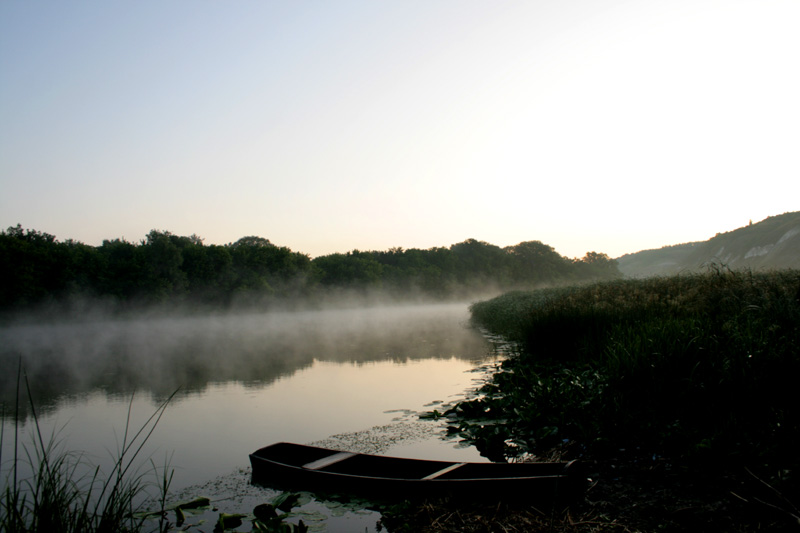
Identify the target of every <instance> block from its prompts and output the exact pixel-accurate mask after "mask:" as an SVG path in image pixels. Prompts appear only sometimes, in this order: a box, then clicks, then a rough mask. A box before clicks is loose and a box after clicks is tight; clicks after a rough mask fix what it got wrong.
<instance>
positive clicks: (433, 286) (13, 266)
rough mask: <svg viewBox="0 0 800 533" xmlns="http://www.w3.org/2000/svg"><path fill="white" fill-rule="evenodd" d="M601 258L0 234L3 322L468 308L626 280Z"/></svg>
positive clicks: (517, 249)
mask: <svg viewBox="0 0 800 533" xmlns="http://www.w3.org/2000/svg"><path fill="white" fill-rule="evenodd" d="M621 276H622V274H620V272H619V269H618V267H617V263H616V261H615V260H612V259H610V258H609V257H608V256H607V255H606V254H603V253H597V252H588V253H587V254H586V255H585V256H584V257H583V258H580V259H570V258H567V257H563V256H561V255H559V254H558V253H557V252H556V251H555V250H554V249H553V248H552V247H551V246H548V245H546V244H543V243H542V242H540V241H528V242H522V243H519V244H517V245H514V246H507V247H505V248H500V247H498V246H495V245H492V244H489V243H486V242H482V241H477V240H475V239H467V240H466V241H464V242H461V243H458V244H453V245H451V246H449V247H436V248H430V249H426V250H422V249H415V248H412V249H402V248H391V249H389V250H387V251H359V250H352V251H350V252H347V253H335V254H329V255H325V256H320V257H316V258H313V259H312V258H311V257H309V256H308V255H306V254H303V253H300V252H294V251H292V250H290V249H289V248H286V247H281V246H276V245H274V244H272V243H271V242H270V241H269V240H267V239H265V238H262V237H254V236H249V237H243V238H241V239H239V240H238V241H236V242H233V243H228V244H225V245H214V244H212V245H206V244H204V243H203V239H202V238H200V237H198V236H197V235H191V236H188V237H187V236H179V235H174V234H172V233H170V232H168V231H159V230H152V231H151V232H150V233H148V234H147V236H146V238H145V239H142V240H141V241H139V242H138V243H136V242H129V241H126V240H125V239H114V240H106V241H103V244H102V245H101V246H89V245H86V244H83V243H80V242H76V241H73V240H71V239H68V240H66V241H58V240H57V239H56V238H55V237H54V236H53V235H49V234H47V233H43V232H40V231H36V230H32V229H23V228H22V227H21V226H20V225H17V226H16V227H9V228H8V229H6V230H4V231H2V232H0V318H5V319H12V318H15V317H18V316H19V315H20V314H21V312H23V311H39V313H38V314H39V315H41V314H42V312H44V314H45V315H46V314H50V315H53V316H54V317H59V316H64V315H70V314H72V315H75V314H85V313H86V312H87V309H88V310H93V309H97V310H98V311H97V312H99V313H102V314H105V315H108V314H125V313H128V312H137V311H139V310H141V309H146V310H148V311H149V312H152V311H155V312H159V310H161V311H164V312H170V311H174V312H180V313H187V312H194V313H197V312H201V313H202V312H223V311H229V310H238V309H273V308H275V309H282V308H286V309H292V308H298V307H317V306H325V305H348V304H352V305H359V304H370V303H377V302H380V301H382V300H384V299H385V300H405V301H408V300H423V301H428V300H437V301H442V300H451V301H453V300H463V299H474V298H477V297H486V295H487V294H498V293H499V292H501V291H506V290H511V289H514V288H531V287H538V286H544V285H565V284H574V283H583V282H588V281H592V280H600V279H614V278H619V277H621Z"/></svg>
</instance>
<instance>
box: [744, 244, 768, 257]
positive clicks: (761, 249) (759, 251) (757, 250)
mask: <svg viewBox="0 0 800 533" xmlns="http://www.w3.org/2000/svg"><path fill="white" fill-rule="evenodd" d="M774 246H775V245H774V244H767V245H766V246H756V247H754V248H750V249H749V250H748V251H747V253H746V254H744V258H745V259H749V258H751V257H761V256H762V255H767V254H768V253H769V251H770V250H772V248H773V247H774Z"/></svg>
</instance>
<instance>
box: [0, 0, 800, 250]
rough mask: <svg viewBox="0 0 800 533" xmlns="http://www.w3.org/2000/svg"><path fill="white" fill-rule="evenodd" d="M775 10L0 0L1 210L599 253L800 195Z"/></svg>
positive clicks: (349, 238) (705, 228)
mask: <svg viewBox="0 0 800 533" xmlns="http://www.w3.org/2000/svg"><path fill="white" fill-rule="evenodd" d="M798 23H800V3H798V2H796V1H794V0H784V1H781V0H775V1H769V2H763V1H759V0H738V1H737V0H732V1H713V0H674V1H670V2H665V1H660V0H639V1H635V2H634V1H630V0H628V1H625V0H566V1H563V0H545V1H536V2H513V1H504V2H493V3H477V2H476V3H464V2H457V1H455V0H438V1H434V2H423V1H417V0H412V1H409V2H394V3H374V2H366V1H344V2H331V3H312V4H308V3H288V2H287V3H281V2H255V1H243V2H237V3H220V2H211V1H204V0H201V1H192V2H189V1H188V0H175V1H172V2H169V3H158V2H149V1H144V2H136V3H126V4H115V3H107V2H100V1H89V0H87V1H79V2H69V3H65V2H55V1H41V2H21V1H8V2H3V3H0V227H2V228H5V227H8V226H13V225H16V224H17V223H20V224H22V226H23V227H26V228H32V229H37V230H40V231H45V232H47V233H51V234H54V235H56V236H57V237H58V238H59V239H67V238H73V239H76V240H79V241H82V242H85V243H87V244H92V245H99V244H100V243H101V242H102V240H103V239H114V238H123V237H124V238H126V239H128V240H131V241H138V240H140V239H142V238H144V236H145V235H146V234H147V232H148V231H149V230H151V229H153V228H156V229H161V230H168V231H171V232H173V233H176V234H179V235H190V234H193V233H195V234H198V235H199V236H201V237H203V238H204V239H205V242H206V243H207V244H212V243H213V244H224V243H227V242H232V241H235V240H237V239H238V238H240V237H243V236H246V235H258V236H261V237H265V238H268V239H269V240H270V241H272V242H273V243H275V244H277V245H280V246H288V247H289V248H291V249H292V250H295V251H298V252H303V253H308V254H310V255H312V256H318V255H324V254H328V253H333V252H346V251H348V250H352V249H361V250H385V249H388V248H391V247H394V246H401V247H404V248H430V247H433V246H448V245H450V244H454V243H457V242H461V241H463V240H465V239H467V238H476V239H479V240H483V241H487V242H490V243H492V244H496V245H499V246H506V245H512V244H516V243H519V242H522V241H528V240H540V241H542V242H544V243H546V244H549V245H551V246H553V247H554V248H555V249H556V250H557V251H558V252H559V253H561V254H562V255H566V256H568V257H580V256H583V254H585V253H586V252H587V251H590V250H591V251H598V252H605V253H607V254H609V255H610V256H612V257H618V256H620V255H623V254H625V253H631V252H635V251H638V250H642V249H649V248H658V247H661V246H664V245H669V244H677V243H680V242H688V241H697V240H706V239H708V238H710V237H712V236H713V235H714V234H715V233H717V232H719V231H728V230H732V229H735V228H738V227H741V226H744V225H746V224H747V223H748V221H749V220H752V221H754V222H756V221H759V220H762V219H764V218H766V217H768V216H772V215H778V214H781V213H784V212H787V211H796V210H798V209H800V205H798V198H800V179H798V178H800V158H798V157H797V156H796V151H797V147H798V146H800V128H799V127H798V124H800V99H799V98H798V97H797V95H798V94H800V69H798V68H796V66H797V64H798V55H800V32H797V31H796V28H797V25H798Z"/></svg>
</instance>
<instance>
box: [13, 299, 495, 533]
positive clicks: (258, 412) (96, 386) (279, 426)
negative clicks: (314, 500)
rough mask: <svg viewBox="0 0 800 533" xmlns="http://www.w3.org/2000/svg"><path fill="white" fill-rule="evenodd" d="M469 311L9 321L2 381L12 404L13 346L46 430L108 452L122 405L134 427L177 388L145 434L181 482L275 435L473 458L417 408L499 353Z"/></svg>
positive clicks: (444, 395) (27, 423) (454, 394)
mask: <svg viewBox="0 0 800 533" xmlns="http://www.w3.org/2000/svg"><path fill="white" fill-rule="evenodd" d="M468 318H469V317H468V310H467V305H466V304H437V305H406V306H387V307H372V308H368V309H340V310H324V311H305V312H285V313H277V312H268V313H255V314H254V313H250V314H231V315H215V316H203V317H190V318H163V317H162V318H137V319H128V320H102V319H93V320H88V321H87V320H81V321H76V322H72V323H50V324H42V323H37V324H26V325H13V326H5V327H3V328H2V329H0V336H1V337H2V340H3V342H2V348H0V364H2V368H3V371H2V374H3V375H2V376H0V392H1V393H2V397H3V400H4V403H5V405H6V414H8V413H9V411H11V410H12V409H13V406H14V402H13V397H14V390H15V382H16V373H15V369H16V366H17V360H19V358H22V360H23V361H24V366H25V371H26V374H27V376H28V380H29V383H30V384H31V387H32V389H33V395H34V399H35V402H36V406H37V411H38V412H37V414H38V417H39V423H40V427H41V428H42V429H43V431H44V433H45V435H49V434H51V432H56V433H57V435H58V440H59V441H61V442H62V443H63V444H64V445H65V446H66V447H68V448H69V449H72V450H81V451H83V452H86V454H87V455H88V456H89V457H91V458H92V459H93V460H95V461H96V462H99V463H103V462H104V461H106V462H107V459H108V458H109V457H110V456H111V455H113V453H114V451H115V450H117V449H118V446H119V442H120V441H121V439H122V436H123V434H124V428H125V420H126V417H127V412H128V407H129V405H130V406H131V408H132V420H131V427H136V428H138V427H139V426H140V425H141V424H142V423H144V421H145V420H146V418H147V417H148V416H150V415H151V414H152V413H153V411H154V409H155V408H156V407H157V405H158V404H159V403H160V402H161V401H163V400H164V399H165V398H166V397H167V396H169V394H170V393H171V392H173V391H174V390H176V389H178V387H180V389H179V391H178V393H177V395H176V396H175V397H174V399H173V400H172V402H171V403H170V405H169V407H168V408H167V410H166V412H165V414H164V416H163V418H162V420H161V422H160V423H159V425H158V427H157V429H156V431H155V432H154V433H153V436H152V437H151V440H150V441H149V443H148V453H149V454H150V456H152V457H153V458H154V460H155V461H156V463H159V464H161V463H163V462H164V460H165V458H167V457H170V459H169V463H170V465H171V466H172V467H173V468H174V469H175V477H174V481H173V485H172V489H173V490H177V491H180V490H182V489H191V487H197V486H199V485H202V484H203V483H206V482H208V481H209V480H212V479H215V478H219V477H220V476H222V477H223V478H224V477H225V476H230V475H232V473H236V472H238V473H240V474H241V473H242V472H245V471H246V470H247V469H248V468H249V462H248V454H249V453H250V452H252V451H254V450H255V449H257V448H259V447H261V446H265V445H267V444H270V443H272V442H276V441H293V442H300V443H309V442H319V441H324V443H326V444H332V445H337V443H338V445H339V446H340V447H350V448H359V449H360V451H369V452H377V453H390V454H393V455H403V456H409V457H419V458H436V459H458V460H482V459H481V458H480V457H479V455H478V454H477V452H476V451H475V450H474V449H473V448H463V447H457V446H455V445H454V444H455V443H453V442H451V441H444V440H442V439H441V438H439V437H438V433H437V431H438V430H437V428H436V427H435V423H433V422H421V421H419V420H418V419H417V417H416V415H415V413H416V412H418V411H424V410H429V409H431V408H432V407H434V406H437V405H438V404H437V403H436V402H443V403H447V402H451V401H453V400H456V399H458V398H461V397H463V396H464V394H465V393H467V392H468V391H469V390H471V389H472V388H474V386H475V385H476V380H478V379H480V378H481V376H482V375H483V374H481V373H480V372H477V373H476V372H475V370H476V368H480V367H481V365H487V364H491V362H492V361H494V360H495V358H496V355H495V354H493V352H492V348H491V346H490V344H489V343H488V342H487V341H486V339H484V338H483V337H482V336H481V335H480V334H479V333H478V332H476V331H474V330H471V329H469V328H467V327H466V322H467V320H468ZM23 411H24V416H23V422H22V426H21V431H20V435H21V438H22V441H26V440H27V439H29V437H30V436H31V435H32V433H31V432H32V430H33V423H32V416H31V414H32V413H31V411H30V408H28V407H24V408H23ZM3 424H4V430H5V435H6V436H7V437H6V439H5V442H4V444H3V461H4V462H5V463H6V464H7V459H8V458H9V457H11V449H10V445H11V442H10V439H9V438H8V435H10V434H11V433H12V432H13V428H14V426H13V419H12V418H10V417H8V416H7V417H6V418H5V419H4V421H3ZM362 530H363V528H362Z"/></svg>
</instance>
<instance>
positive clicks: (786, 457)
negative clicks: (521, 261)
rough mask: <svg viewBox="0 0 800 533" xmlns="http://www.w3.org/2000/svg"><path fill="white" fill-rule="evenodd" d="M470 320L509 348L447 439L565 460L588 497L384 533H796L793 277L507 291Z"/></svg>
mask: <svg viewBox="0 0 800 533" xmlns="http://www.w3.org/2000/svg"><path fill="white" fill-rule="evenodd" d="M472 316H473V321H474V322H475V324H476V325H478V326H481V327H483V328H485V329H487V330H489V331H491V332H493V333H496V334H500V335H503V336H504V337H506V338H507V339H509V340H510V341H513V342H515V343H516V344H517V346H518V347H519V350H518V353H517V354H515V355H514V356H512V357H510V358H509V359H508V360H507V361H506V362H505V363H504V364H503V366H502V367H501V369H500V370H499V371H498V372H497V373H496V374H495V375H494V376H493V378H492V379H491V380H490V381H489V382H487V384H486V385H485V386H484V387H483V388H482V389H481V391H480V392H481V394H480V396H479V397H477V398H475V399H472V400H469V401H465V402H461V403H460V404H458V405H456V406H455V407H453V408H452V409H450V410H449V411H447V412H446V413H442V414H443V415H445V416H448V417H449V418H450V421H451V424H450V429H449V431H450V432H451V433H452V434H454V435H457V436H458V437H459V438H461V439H464V440H466V441H467V442H470V443H472V444H474V445H475V446H477V447H478V449H479V450H481V452H482V453H483V454H484V455H486V456H488V457H491V458H493V459H496V460H502V459H509V458H527V459H533V460H536V459H537V458H539V459H541V458H543V457H547V456H548V455H551V454H554V453H558V454H560V455H561V457H562V458H563V459H579V460H581V461H583V462H584V463H585V464H586V466H587V471H588V473H589V478H591V481H590V488H589V489H588V490H587V492H586V496H585V498H584V499H583V500H581V501H579V502H576V503H574V504H573V505H571V506H570V507H569V508H567V509H565V510H560V509H559V510H548V511H543V510H541V509H538V510H537V509H535V502H532V504H531V506H530V507H522V508H516V509H510V508H506V507H505V506H503V505H502V504H501V505H498V504H497V502H491V503H490V502H489V501H488V499H487V506H486V507H485V508H482V509H481V508H478V509H472V510H470V511H465V510H463V509H459V508H458V507H457V506H453V505H451V504H448V503H447V502H439V503H438V504H426V506H422V507H416V508H409V509H406V510H404V511H403V513H400V514H398V516H397V518H399V521H398V522H397V523H396V524H395V526H394V527H395V529H391V528H390V530H402V527H403V523H404V522H403V521H404V520H406V523H407V524H410V526H409V527H411V529H410V530H417V531H448V530H461V531H470V530H474V531H479V530H480V531H494V530H497V531H514V530H515V528H516V530H528V531H530V530H535V529H536V528H537V527H539V526H541V528H544V529H547V530H548V531H612V530H614V531H652V530H655V529H666V530H670V531H690V530H692V531H697V530H709V529H714V530H725V531H752V530H756V529H767V530H784V529H786V530H790V529H793V530H796V528H797V527H798V523H799V522H798V516H800V512H798V510H797V507H798V506H800V480H798V479H797V475H796V473H797V472H798V466H800V464H799V463H800V459H798V457H797V454H796V449H795V445H796V443H797V442H800V410H799V409H798V408H797V407H796V398H795V396H796V394H795V393H794V392H793V391H794V387H795V380H796V376H798V375H800V272H798V271H781V272H773V273H752V272H729V271H725V270H722V269H720V270H717V271H713V272H710V273H707V274H702V275H685V276H676V277H670V278H651V279H646V280H625V281H614V282H607V283H599V284H593V285H587V286H580V287H572V288H567V289H553V290H542V291H534V292H515V293H509V294H506V295H503V296H500V297H498V298H495V299H493V300H489V301H486V302H481V303H478V304H475V305H474V306H473V307H472ZM490 517H491V518H490ZM455 519H458V520H462V521H463V523H461V524H459V525H457V526H456V525H453V524H449V522H450V521H451V520H455ZM390 521H391V518H390ZM469 524H472V525H469ZM536 524H539V526H537V525H536ZM545 525H546V528H545ZM448 528H450V529H448ZM470 528H472V529H470Z"/></svg>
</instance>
